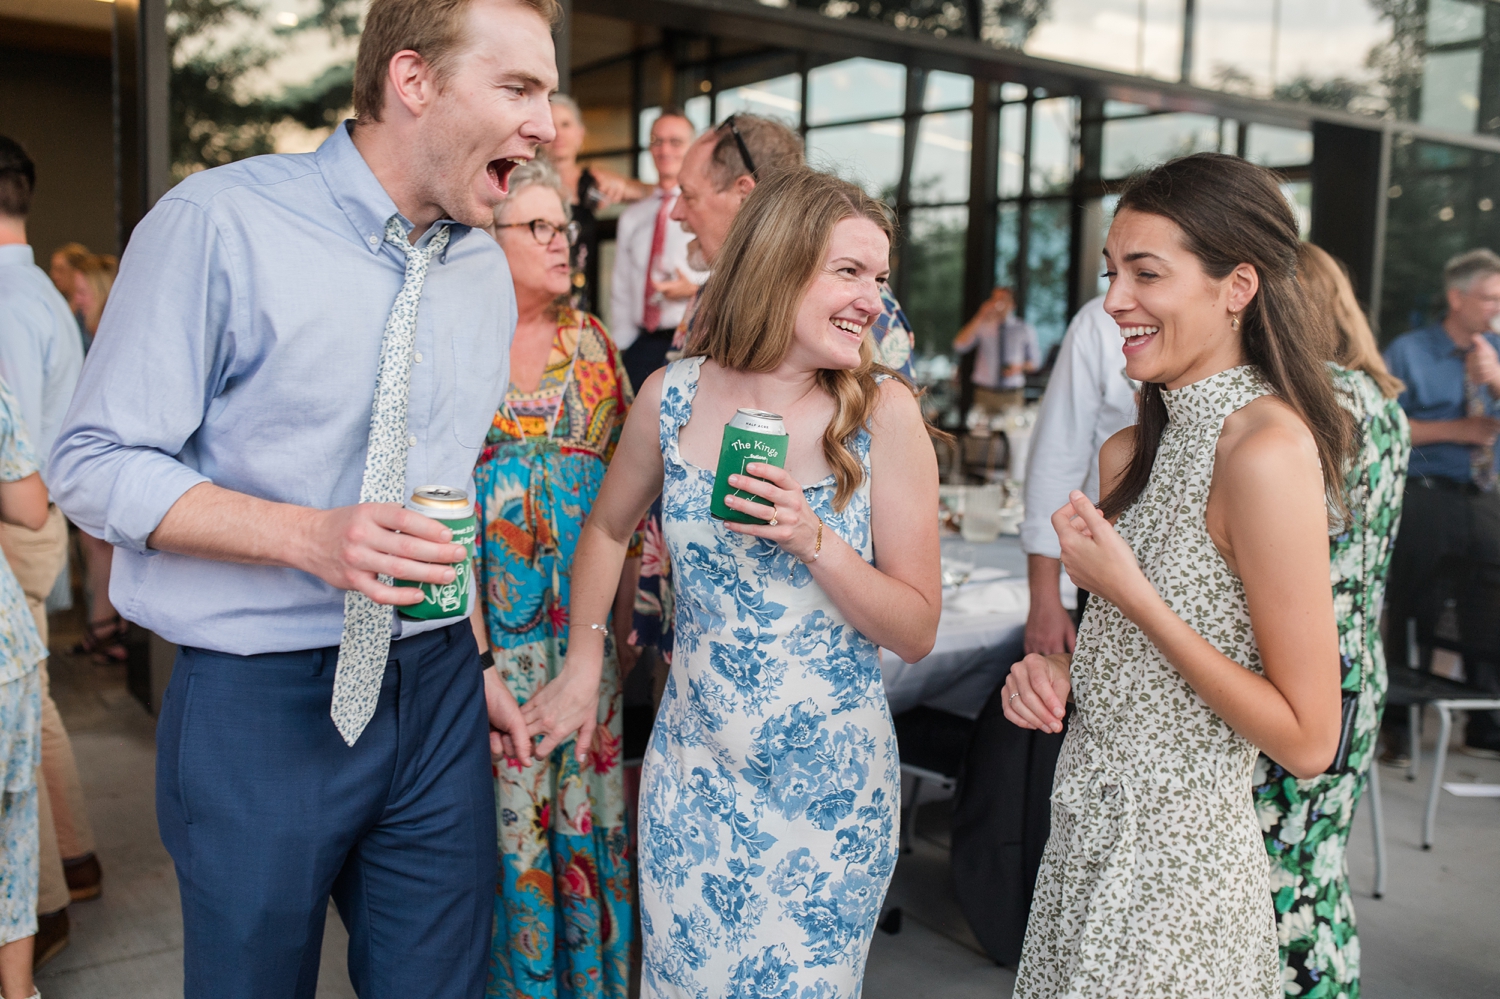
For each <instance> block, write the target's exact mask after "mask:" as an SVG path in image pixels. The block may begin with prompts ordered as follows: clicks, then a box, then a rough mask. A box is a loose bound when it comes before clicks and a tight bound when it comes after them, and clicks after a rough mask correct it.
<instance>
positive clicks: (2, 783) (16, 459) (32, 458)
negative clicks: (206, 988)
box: [0, 382, 47, 996]
mask: <svg viewBox="0 0 1500 999" xmlns="http://www.w3.org/2000/svg"><path fill="white" fill-rule="evenodd" d="M20 412H21V407H20V406H19V405H17V404H16V399H15V396H13V395H11V393H10V389H9V388H8V387H6V385H5V383H4V382H0V519H3V520H4V521H5V522H6V523H8V524H19V525H21V526H22V527H27V528H30V529H31V530H33V531H39V530H41V529H42V525H43V524H45V523H46V522H47V487H46V486H44V485H42V477H41V476H40V475H39V474H38V473H37V468H38V466H37V460H36V455H35V454H34V453H33V452H32V450H31V444H30V442H29V441H28V440H27V438H26V431H25V429H24V428H23V427H22V426H21V418H20ZM46 657H47V648H46V646H44V645H43V644H42V640H41V637H40V636H39V635H38V634H37V630H36V623H35V622H34V621H32V619H31V612H30V611H29V610H27V608H26V595H25V594H24V593H22V592H21V584H20V583H18V582H17V581H16V577H15V573H13V572H11V570H10V566H9V565H7V564H6V562H5V560H4V559H3V558H0V988H4V989H5V991H6V993H7V994H9V995H17V996H31V995H33V993H34V991H35V986H34V985H33V984H32V980H31V963H32V943H33V941H34V939H35V937H36V891H37V807H38V802H37V794H38V791H37V775H38V770H37V768H38V767H39V766H40V765H41V762H42V694H41V687H40V686H39V684H38V680H37V664H38V663H40V662H41V661H42V660H43V659H45V658H46Z"/></svg>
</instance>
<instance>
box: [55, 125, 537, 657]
mask: <svg viewBox="0 0 1500 999" xmlns="http://www.w3.org/2000/svg"><path fill="white" fill-rule="evenodd" d="M395 214H397V212H396V206H395V204H394V203H393V202H392V201H391V198H390V196H389V195H387V194H386V192H385V190H384V189H383V188H382V187H381V186H380V183H379V181H377V180H376V179H375V176H374V174H372V173H371V172H370V169H369V167H368V166H366V164H365V161H364V159H363V158H362V157H361V156H360V154H359V151H358V150H357V149H356V148H355V147H354V143H353V142H352V140H351V139H350V137H349V134H348V132H347V130H346V128H343V127H340V128H337V129H335V130H334V133H333V135H332V136H331V137H330V138H329V139H328V140H327V141H326V142H324V143H323V145H322V147H321V148H319V149H318V151H317V152H316V153H310V154H304V155H296V156H259V157H255V158H253V159H249V160H243V161H241V162H239V163H233V164H230V165H228V166H224V167H219V168H217V169H214V170H208V171H205V172H203V173H199V174H195V175H193V176H192V177H189V178H188V179H187V180H185V181H183V182H182V183H181V184H179V185H178V186H177V187H175V188H173V189H172V191H171V192H169V193H168V194H167V195H166V196H165V197H164V198H162V200H161V201H160V202H159V203H158V204H157V206H156V207H155V208H154V209H152V211H151V213H150V214H149V215H147V216H146V218H145V219H144V220H143V221H142V222H141V223H140V225H139V226H137V228H136V230H135V232H134V234H133V235H132V237H131V240H130V246H129V247H128V249H127V250H126V252H125V257H124V260H123V261H122V262H121V267H120V277H119V280H118V281H117V282H116V283H115V287H114V291H113V293H112V294H111V296H110V299H109V304H108V306H107V308H106V309H105V312H104V319H103V322H102V324H101V326H100V329H99V336H98V338H97V340H96V341H95V344H94V348H93V349H92V350H91V351H89V356H88V360H87V361H86V362H85V364H84V369H83V377H82V379H81V380H80V382H79V386H78V393H77V395H76V397H75V399H74V403H73V406H72V408H71V409H70V410H69V411H68V414H67V418H66V421H65V423H64V426H63V429H62V433H61V435H60V436H59V437H58V441H57V445H56V447H55V448H54V450H53V452H52V463H51V465H50V467H49V468H48V471H47V474H46V476H45V477H46V479H47V482H48V485H49V486H50V487H51V489H52V494H53V497H54V498H55V499H56V500H57V503H58V504H59V505H60V506H61V507H62V508H63V510H64V512H66V513H67V515H68V516H69V517H70V518H72V519H73V521H74V522H75V523H77V524H78V525H79V526H80V527H82V528H83V529H84V530H87V531H89V532H90V533H93V534H95V535H97V536H100V537H103V538H105V539H106V540H107V541H109V542H110V543H111V544H114V545H116V546H118V547H117V548H116V552H115V560H114V574H113V578H112V580H111V583H110V599H111V600H112V601H113V602H114V604H115V606H116V607H118V608H119V610H120V613H121V614H123V615H124V616H125V617H127V618H129V619H130V620H132V621H135V622H137V623H139V624H141V625H144V626H145V627H147V628H150V629H151V630H152V631H155V632H157V633H158V634H160V635H162V636H163V637H165V638H167V639H168V640H169V641H173V642H176V643H178V644H181V645H192V646H198V647H201V648H208V649H214V650H216V651H220V652H228V653H233V654H238V655H249V654H253V653H260V652H285V651H293V650H298V649H311V648H321V647H326V646H331V645H337V644H338V642H339V638H340V635H341V633H342V630H343V617H344V595H343V593H342V592H341V591H339V590H336V589H335V588H333V587H332V586H329V585H328V584H326V583H324V582H322V581H321V580H319V579H317V578H316V577H314V576H311V575H308V574H306V573H303V572H299V571H297V570H294V569H284V568H275V567H270V566H246V565H235V564H230V563H224V562H212V561H206V560H203V559H196V558H189V557H187V556H184V555H176V554H172V553H168V552H155V551H148V550H147V547H146V539H147V538H148V537H149V536H150V534H151V532H152V531H153V530H155V529H156V527H157V525H158V524H159V523H160V522H161V519H162V517H163V516H165V514H166V512H167V510H168V509H170V508H171V506H172V504H174V503H175V502H177V500H178V498H179V497H181V496H182V494H183V493H185V492H187V491H188V490H189V489H191V488H192V487H193V486H195V485H197V484H198V483H200V482H208V481H211V482H213V483H215V484H216V485H219V486H222V487H224V488H226V489H232V490H235V491H237V492H242V493H248V494H250V495H252V496H259V497H262V498H264V499H269V500H276V501H281V502H286V503H296V504H299V505H301V506H308V507H315V508H318V509H330V508H333V507H339V506H347V505H350V504H353V503H357V502H358V501H359V489H360V482H361V479H362V477H363V475H364V466H365V449H366V444H367V442H368V439H369V432H370V411H371V408H372V406H373V400H374V396H375V379H376V368H377V366H378V364H379V358H380V342H381V337H382V334H383V332H384V329H385V323H386V318H387V316H388V315H389V313H390V309H391V304H392V303H393V302H394V301H395V299H396V293H397V292H398V291H399V290H400V288H401V283H402V280H403V277H404V274H405V266H406V258H405V256H404V255H403V254H402V252H401V250H400V248H398V247H395V246H392V245H390V244H388V243H386V242H384V240H383V238H382V233H383V231H384V228H385V224H386V220H387V219H389V218H390V217H391V216H392V215H395ZM436 229H437V227H436V226H434V227H433V228H432V229H429V230H428V232H426V233H424V234H423V237H422V240H423V241H425V240H427V239H429V238H430V237H431V235H432V234H433V233H434V232H435V231H436ZM515 325H516V305H515V293H514V290H513V288H512V286H511V280H510V271H509V268H508V267H507V266H506V263H505V257H504V254H503V253H502V252H501V250H500V248H499V246H498V245H496V243H495V242H494V240H492V239H490V238H489V236H488V235H486V234H485V233H483V232H472V231H470V230H469V229H468V228H467V227H465V226H461V225H457V224H454V228H453V235H452V240H451V242H450V243H449V245H448V247H447V249H446V250H444V251H443V253H442V254H441V255H439V257H438V258H436V260H435V261H434V263H433V266H432V267H431V269H430V270H429V271H428V275H427V281H426V284H425V286H424V288H423V290H422V298H421V303H420V305H419V306H418V313H417V333H416V356H415V358H414V360H415V362H416V363H414V364H413V366H412V376H411V397H410V404H409V407H408V410H407V428H408V434H409V435H410V452H409V457H408V460H407V468H406V487H407V493H408V494H410V492H411V490H412V489H413V488H415V487H417V486H420V485H425V484H428V483H434V484H441V485H451V486H458V487H460V488H468V489H470V490H472V477H473V470H474V463H475V461H476V460H477V458H478V456H479V448H480V445H481V444H482V443H483V440H484V435H485V433H486V431H487V430H488V428H489V426H490V422H491V420H492V419H493V417H494V414H495V410H496V409H497V408H498V406H499V404H500V402H501V400H502V398H503V397H504V394H505V388H506V385H507V384H508V381H509V375H510V370H509V368H510V361H509V355H510V340H511V336H512V334H513V333H514V332H515ZM223 527H224V529H225V530H226V531H233V530H235V529H236V525H235V524H224V525H223ZM397 621H398V624H397V628H398V631H397V634H402V635H412V634H416V633H418V632H419V631H424V630H428V629H429V628H431V627H435V626H437V625H439V624H443V623H447V622H433V623H418V622H412V621H401V619H399V618H398V619H397Z"/></svg>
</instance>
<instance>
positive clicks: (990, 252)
mask: <svg viewBox="0 0 1500 999" xmlns="http://www.w3.org/2000/svg"><path fill="white" fill-rule="evenodd" d="M998 87H999V84H997V83H991V82H989V81H987V80H975V81H974V104H973V107H972V109H971V111H972V113H971V116H970V120H971V121H972V123H973V124H972V126H971V127H972V129H973V130H972V132H971V133H970V141H971V150H970V153H969V232H968V237H967V239H966V241H965V244H964V306H963V315H964V317H965V318H967V317H969V316H972V315H973V314H974V312H975V310H976V309H978V308H979V303H981V302H983V301H984V300H985V299H986V298H987V297H989V293H990V289H991V288H992V287H994V284H995V191H996V188H997V185H998V180H999V170H1000V102H999V99H998V98H999V94H998V93H996V90H997V88H998Z"/></svg>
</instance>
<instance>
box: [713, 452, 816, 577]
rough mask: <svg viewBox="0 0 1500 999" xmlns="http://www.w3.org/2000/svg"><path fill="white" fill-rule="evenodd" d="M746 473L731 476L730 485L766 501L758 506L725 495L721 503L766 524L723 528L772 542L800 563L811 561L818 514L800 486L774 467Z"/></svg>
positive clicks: (754, 468)
mask: <svg viewBox="0 0 1500 999" xmlns="http://www.w3.org/2000/svg"><path fill="white" fill-rule="evenodd" d="M745 471H747V472H749V473H750V474H749V475H731V476H730V477H729V485H730V486H731V487H732V488H734V489H738V490H740V491H742V492H747V493H753V494H754V495H756V496H759V497H760V498H761V499H763V500H765V502H764V503H757V502H755V501H754V500H747V499H741V498H740V497H738V496H726V497H725V498H724V503H725V504H726V505H727V506H729V507H730V508H731V509H734V510H739V511H740V512H741V513H748V514H750V515H751V516H752V517H759V518H760V519H761V520H764V521H765V522H766V523H765V524H764V525H761V524H736V523H734V522H732V521H731V522H728V523H726V524H725V525H724V526H726V527H728V528H729V529H730V530H731V531H733V532H735V533H736V534H750V535H753V536H755V537H757V538H765V539H766V540H767V541H774V542H775V543H776V544H778V545H780V546H781V547H782V548H785V549H786V550H787V551H789V552H791V553H792V554H793V555H795V556H796V557H797V558H799V559H801V560H802V561H803V562H811V561H812V559H813V555H814V554H816V552H817V549H818V525H819V521H818V517H817V514H815V513H813V512H812V508H811V507H810V506H808V505H807V498H806V497H805V496H803V495H802V486H801V485H799V484H798V482H797V480H796V479H794V478H792V477H791V476H790V475H789V474H787V471H786V469H784V468H777V467H776V466H775V465H767V464H754V465H746V466H745Z"/></svg>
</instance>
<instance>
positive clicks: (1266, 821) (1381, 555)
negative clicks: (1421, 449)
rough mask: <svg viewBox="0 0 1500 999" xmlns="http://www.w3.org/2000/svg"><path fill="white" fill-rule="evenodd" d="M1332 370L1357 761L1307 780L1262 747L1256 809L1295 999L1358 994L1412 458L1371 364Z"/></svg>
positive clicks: (1352, 758)
mask: <svg viewBox="0 0 1500 999" xmlns="http://www.w3.org/2000/svg"><path fill="white" fill-rule="evenodd" d="M1332 371H1333V383H1334V387H1335V388H1337V389H1338V390H1339V399H1340V401H1341V402H1342V403H1343V405H1344V408H1345V409H1347V410H1348V411H1349V413H1350V414H1351V415H1352V416H1353V417H1354V421H1355V425H1356V426H1357V427H1358V428H1359V452H1358V453H1357V454H1356V455H1355V458H1354V463H1353V464H1352V465H1351V466H1350V468H1349V473H1348V475H1346V476H1345V478H1344V492H1345V495H1346V496H1347V497H1348V500H1349V522H1348V523H1347V524H1345V525H1343V527H1342V529H1341V530H1340V531H1339V533H1338V534H1337V535H1336V536H1335V537H1334V538H1333V540H1332V542H1331V544H1330V546H1329V565H1330V573H1329V576H1330V579H1331V581H1332V583H1333V612H1334V617H1335V618H1336V619H1337V621H1338V627H1339V652H1340V658H1341V659H1342V666H1343V688H1344V693H1345V695H1346V696H1348V695H1354V696H1355V697H1356V698H1357V700H1356V702H1355V703H1356V711H1355V715H1354V731H1353V733H1352V738H1351V739H1350V745H1349V762H1348V766H1347V767H1346V768H1345V769H1344V771H1343V772H1341V773H1334V774H1319V775H1318V776H1317V777H1312V778H1310V779H1308V780H1298V779H1297V778H1296V777H1294V776H1292V775H1291V774H1290V773H1288V772H1287V771H1286V770H1284V769H1283V768H1282V767H1281V766H1280V765H1278V764H1277V763H1276V762H1275V761H1274V760H1272V759H1270V758H1269V757H1266V756H1264V755H1262V756H1261V758H1260V762H1259V763H1258V764H1257V765H1256V768H1255V810H1256V813H1257V814H1258V815H1259V816H1260V828H1261V832H1262V833H1263V834H1264V836H1265V841H1266V852H1267V854H1269V856H1270V859H1271V898H1272V901H1273V903H1274V904H1275V906H1276V924H1277V927H1278V929H1279V930H1280V931H1281V958H1282V963H1283V969H1282V985H1283V987H1284V988H1285V991H1286V995H1287V996H1288V997H1289V999H1290V997H1293V996H1295V997H1299V999H1359V933H1358V931H1357V930H1356V929H1355V925H1354V899H1353V898H1352V897H1351V896H1350V894H1349V865H1348V862H1347V860H1346V858H1345V849H1346V848H1347V847H1348V845H1349V830H1350V828H1351V826H1352V825H1353V823H1354V810H1355V807H1356V806H1357V805H1358V804H1359V799H1360V795H1361V794H1362V793H1363V792H1364V789H1365V782H1366V780H1367V779H1368V777H1369V773H1370V767H1371V765H1372V764H1373V762H1374V757H1375V735H1376V733H1377V732H1378V731H1379V730H1380V710H1381V708H1382V707H1383V706H1384V704H1385V691H1386V671H1385V645H1384V643H1383V642H1382V641H1381V636H1380V608H1381V604H1382V603H1383V601H1384V599H1385V581H1386V576H1387V575H1388V574H1389V572H1390V568H1391V550H1392V548H1393V547H1394V546H1395V541H1396V529H1397V527H1399V526H1400V523H1401V499H1402V495H1403V490H1404V489H1405V486H1406V466H1407V463H1408V462H1409V461H1410V459H1411V430H1410V428H1409V427H1408V425H1407V422H1406V414H1404V413H1403V412H1402V411H1401V407H1400V406H1399V405H1397V403H1396V400H1394V399H1387V398H1385V396H1383V395H1381V393H1380V387H1379V386H1378V385H1376V384H1375V380H1374V379H1373V378H1371V377H1370V376H1369V375H1367V374H1365V373H1364V372H1362V371H1346V370H1344V369H1343V368H1337V367H1336V368H1333V369H1332Z"/></svg>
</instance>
